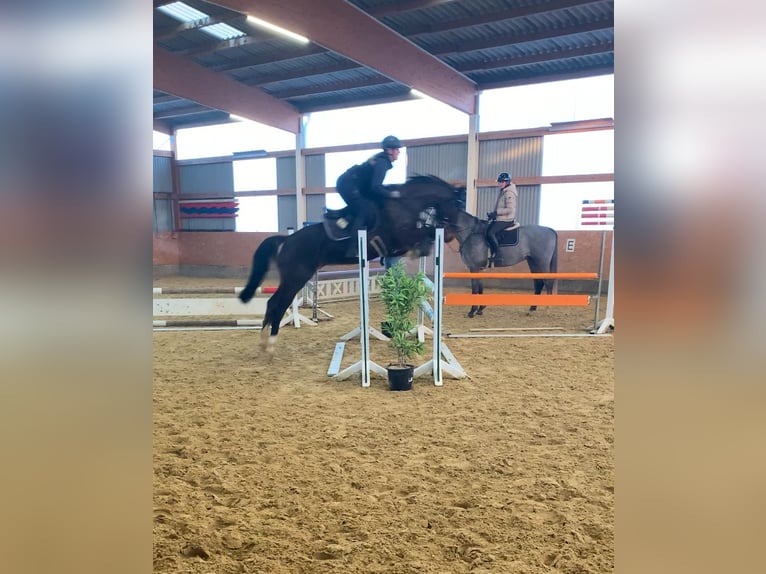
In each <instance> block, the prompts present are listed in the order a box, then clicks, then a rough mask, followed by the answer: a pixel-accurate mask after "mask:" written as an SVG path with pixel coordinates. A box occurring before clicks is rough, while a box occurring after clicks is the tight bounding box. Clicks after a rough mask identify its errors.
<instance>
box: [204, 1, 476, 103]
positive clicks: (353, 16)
mask: <svg viewBox="0 0 766 574" xmlns="http://www.w3.org/2000/svg"><path fill="white" fill-rule="evenodd" d="M214 3H215V4H218V5H220V6H223V7H225V8H229V9H231V10H236V11H238V12H242V13H244V14H252V15H253V16H257V17H258V18H262V19H264V20H266V21H268V22H270V23H272V24H275V25H277V26H280V27H282V28H285V29H287V30H290V31H291V32H295V33H296V34H301V35H303V36H306V37H307V38H310V39H311V41H312V42H316V43H317V44H320V45H321V46H324V47H325V48H328V49H330V50H332V51H334V52H338V53H339V54H342V55H343V56H346V57H347V58H350V59H352V60H354V61H356V62H359V63H360V64H362V65H364V66H367V67H369V68H372V69H374V70H376V71H377V72H379V73H380V74H383V75H385V76H387V77H389V78H391V79H392V80H394V81H397V82H400V83H402V84H404V85H406V86H409V87H411V88H415V89H417V90H418V91H420V92H423V93H424V94H426V95H428V96H430V97H432V98H434V99H436V100H439V101H441V102H444V103H446V104H448V105H450V106H452V107H454V108H456V109H458V110H460V111H463V112H465V113H469V114H472V113H475V111H476V97H475V96H476V85H475V84H474V83H473V82H472V81H471V80H469V79H468V78H466V77H465V76H463V75H462V74H460V73H459V72H457V71H455V70H454V69H453V68H451V67H450V66H448V65H447V64H445V63H444V62H442V61H441V60H439V58H436V57H434V56H432V55H431V54H429V53H428V52H426V51H425V50H423V49H421V48H419V47H418V46H416V45H415V44H413V43H412V42H410V41H409V40H407V39H406V38H403V37H402V36H400V35H399V34H397V33H396V32H394V31H393V30H391V29H390V28H388V27H386V26H384V25H383V24H381V23H380V22H379V21H378V20H376V19H375V18H373V17H372V16H370V15H369V14H367V13H366V12H364V11H362V10H360V9H359V8H357V7H356V6H354V5H352V4H349V3H348V2H346V1H345V0H324V1H323V2H316V0H291V1H290V2H285V1H284V0H259V1H258V2H255V1H253V0H214Z"/></svg>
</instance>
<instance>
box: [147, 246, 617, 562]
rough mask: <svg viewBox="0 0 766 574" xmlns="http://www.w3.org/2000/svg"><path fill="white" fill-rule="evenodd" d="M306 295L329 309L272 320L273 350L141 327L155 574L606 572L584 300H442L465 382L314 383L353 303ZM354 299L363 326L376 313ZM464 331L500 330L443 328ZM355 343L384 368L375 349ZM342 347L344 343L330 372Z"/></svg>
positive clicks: (609, 517)
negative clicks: (148, 389)
mask: <svg viewBox="0 0 766 574" xmlns="http://www.w3.org/2000/svg"><path fill="white" fill-rule="evenodd" d="M585 233H586V232H581V235H580V236H579V237H578V241H582V240H583V239H584V238H583V237H582V235H583V234H585ZM450 247H452V246H451V245H450V244H448V245H447V250H448V251H449V250H450ZM197 251H198V252H201V251H203V250H202V249H198V250H197ZM429 259H430V258H429ZM565 261H566V260H565ZM242 283H243V279H242V278H228V279H214V278H199V277H179V276H165V277H158V278H156V279H155V281H154V285H155V287H163V288H186V287H193V288H206V287H210V288H212V287H220V288H222V289H221V290H226V289H228V290H230V291H231V290H233V288H234V287H237V286H241V285H242ZM466 283H467V281H466V280H464V281H462V285H460V284H459V282H458V284H455V285H450V286H447V287H445V291H447V292H460V291H463V292H465V291H466V289H467V287H468V286H467V285H466ZM560 283H561V284H562V286H563V283H564V282H560ZM486 291H487V292H490V291H492V292H499V290H498V289H490V288H489V287H487V289H486ZM586 292H588V291H587V290H586ZM589 292H590V293H593V292H594V291H593V282H591V287H590V291H589ZM319 304H320V307H319V308H320V309H321V311H322V312H323V313H320V314H319V317H322V318H325V319H326V320H321V321H318V324H317V325H316V326H310V325H308V324H302V325H301V327H300V328H297V329H296V328H294V327H293V326H292V323H291V324H288V325H286V326H285V327H283V328H282V329H281V330H280V337H279V342H278V344H277V348H276V351H275V354H274V357H273V360H271V361H269V360H268V358H267V356H266V355H265V354H261V352H260V349H259V346H258V343H259V341H260V336H259V335H260V332H259V331H258V330H208V331H202V330H188V331H186V330H182V331H167V332H162V331H156V332H155V334H154V370H155V375H154V441H155V442H154V459H155V462H154V466H155V479H154V481H155V483H154V486H155V489H154V492H155V503H154V504H155V514H154V521H155V571H156V572H168V573H170V572H221V573H228V572H232V573H234V572H269V573H297V572H337V573H349V572H358V573H362V572H380V573H390V572H401V573H410V572H413V573H414V572H427V573H431V572H433V573H441V572H449V573H459V572H530V573H531V572H566V573H586V572H590V573H595V572H609V571H611V569H612V562H613V559H614V556H613V552H614V531H613V514H614V486H613V485H614V470H613V456H614V451H613V448H614V430H613V417H614V367H613V362H614V338H613V335H611V334H609V335H607V336H597V335H591V334H590V331H591V330H592V328H593V326H594V308H595V304H596V303H595V298H594V299H593V300H592V301H591V303H590V305H588V306H585V307H541V308H539V309H538V310H537V311H536V312H535V313H534V314H530V313H529V312H528V311H527V308H526V307H512V306H507V307H489V308H487V309H485V311H484V315H483V316H480V317H475V318H473V319H468V318H467V317H466V311H467V309H466V308H464V307H445V308H444V310H443V335H444V342H445V344H446V345H447V346H448V348H449V350H450V351H451V352H452V353H453V354H454V356H455V358H456V359H457V361H458V362H459V363H460V365H461V366H462V367H463V369H464V371H465V372H466V374H467V375H468V378H465V379H453V378H450V377H448V376H446V375H445V377H444V379H443V382H444V384H443V386H442V387H436V386H434V384H433V380H432V378H431V377H430V376H423V377H419V378H416V379H415V381H414V384H413V388H412V390H411V391H408V392H392V391H389V390H388V383H387V381H386V380H385V378H384V377H380V376H377V375H374V376H372V378H371V386H370V387H369V388H362V387H361V385H360V382H359V376H358V375H357V376H356V377H352V378H350V379H348V380H344V381H335V380H333V379H332V378H330V377H328V376H327V370H328V366H329V364H330V360H331V357H332V355H333V350H334V347H335V344H336V343H337V342H338V341H340V340H341V337H343V336H344V335H345V334H347V333H349V332H351V331H352V330H353V329H354V328H355V327H358V326H359V322H360V319H359V312H360V309H359V301H358V299H356V300H354V299H351V300H346V301H338V302H327V303H323V302H321V301H319ZM369 305H370V324H371V325H372V326H373V327H379V324H380V322H381V321H382V313H383V309H382V304H381V302H380V301H379V300H378V299H376V298H375V297H373V298H372V299H371V301H370V304H369ZM605 306H606V297H605V296H602V298H601V301H600V307H601V309H602V313H603V310H604V309H605ZM300 313H301V314H302V315H303V316H305V317H309V318H310V317H311V316H312V309H310V308H301V309H300ZM328 315H331V316H332V318H331V319H329V318H328ZM425 324H426V325H429V324H430V323H429V322H428V321H427V320H426V322H425ZM471 329H510V330H504V331H471ZM464 333H472V334H492V335H498V334H513V335H515V336H513V337H496V336H491V337H486V338H454V337H451V336H450V335H455V334H464ZM524 334H526V335H531V336H526V337H524V336H519V335H524ZM572 334H574V335H578V336H574V337H569V336H561V335H572ZM542 335H550V336H542ZM431 341H432V339H431V337H430V336H428V335H427V336H426V342H427V347H428V346H430V344H431ZM370 347H371V351H370V356H371V359H372V360H373V361H376V362H377V363H379V364H381V365H383V366H385V365H386V364H387V363H388V362H393V361H394V359H395V355H394V354H393V351H392V350H391V349H390V348H389V347H388V346H387V344H386V343H385V342H383V341H379V340H377V339H375V338H371V339H370ZM359 358H360V344H359V341H358V338H357V339H352V340H350V341H348V343H347V344H346V349H345V354H344V356H343V366H344V367H345V366H347V365H350V364H353V363H354V362H355V361H358V360H359ZM428 358H430V351H429V350H426V352H425V354H424V356H423V357H421V358H420V360H418V361H415V362H416V364H420V363H422V362H424V361H425V360H427V359H428Z"/></svg>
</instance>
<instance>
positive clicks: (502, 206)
mask: <svg viewBox="0 0 766 574" xmlns="http://www.w3.org/2000/svg"><path fill="white" fill-rule="evenodd" d="M497 186H498V192H497V199H496V200H495V210H494V211H491V212H489V213H488V214H487V219H489V227H488V228H487V243H488V244H489V249H490V257H489V263H490V264H492V263H494V261H495V257H496V256H497V250H498V247H499V242H498V240H497V235H498V234H499V233H500V232H501V231H503V230H504V229H515V228H516V227H518V226H519V224H518V223H516V201H517V199H518V196H519V193H518V191H516V184H515V183H511V174H510V173H508V172H506V171H504V172H503V173H501V174H500V175H498V176H497Z"/></svg>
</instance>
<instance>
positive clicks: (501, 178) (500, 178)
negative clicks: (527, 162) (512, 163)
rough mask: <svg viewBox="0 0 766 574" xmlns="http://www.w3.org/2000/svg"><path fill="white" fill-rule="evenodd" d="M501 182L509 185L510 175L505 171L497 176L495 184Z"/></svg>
mask: <svg viewBox="0 0 766 574" xmlns="http://www.w3.org/2000/svg"><path fill="white" fill-rule="evenodd" d="M501 182H505V183H511V174H510V173H508V172H507V171H504V172H503V173H501V174H500V175H498V176H497V183H501Z"/></svg>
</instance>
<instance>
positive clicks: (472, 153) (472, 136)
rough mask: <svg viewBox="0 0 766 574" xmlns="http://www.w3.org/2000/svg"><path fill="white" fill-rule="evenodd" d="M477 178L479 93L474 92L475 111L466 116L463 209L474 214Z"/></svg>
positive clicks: (476, 202)
mask: <svg viewBox="0 0 766 574" xmlns="http://www.w3.org/2000/svg"><path fill="white" fill-rule="evenodd" d="M478 179H479V94H478V93H477V94H476V112H475V113H473V114H470V115H469V116H468V157H467V169H466V182H465V184H466V189H465V192H466V194H465V210H466V211H467V212H468V213H470V214H471V215H476V211H477V210H478V208H479V196H478V193H477V190H476V181H477V180H478Z"/></svg>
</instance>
